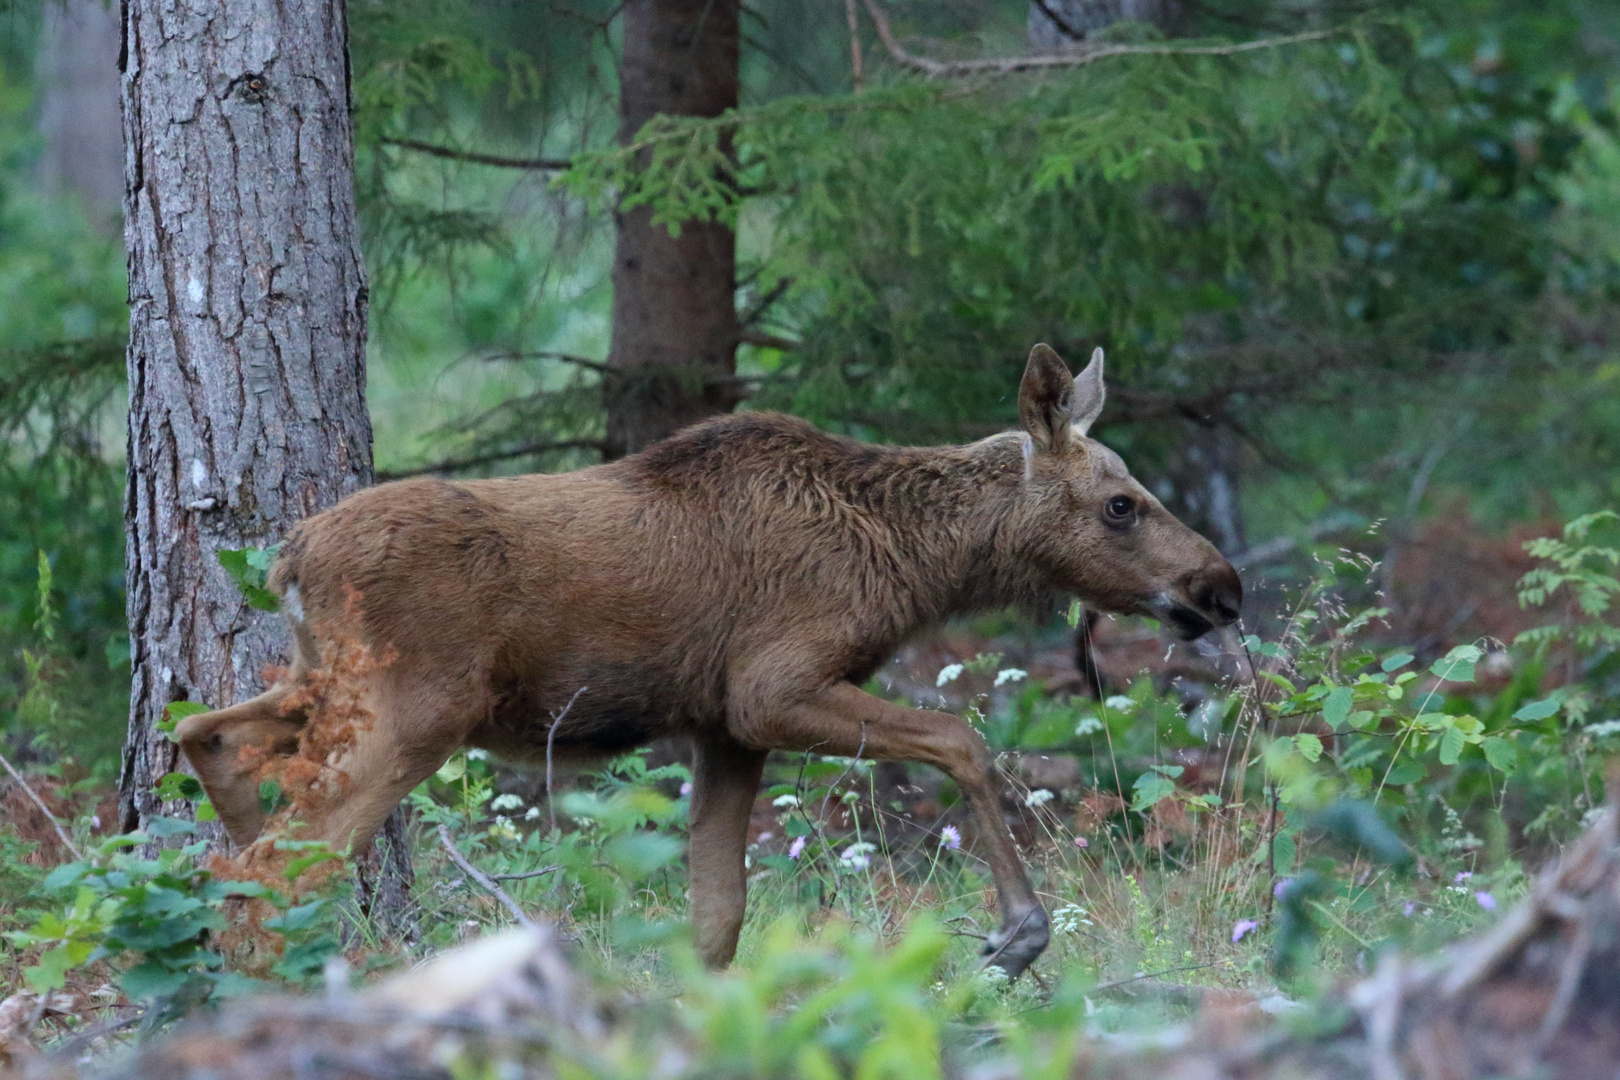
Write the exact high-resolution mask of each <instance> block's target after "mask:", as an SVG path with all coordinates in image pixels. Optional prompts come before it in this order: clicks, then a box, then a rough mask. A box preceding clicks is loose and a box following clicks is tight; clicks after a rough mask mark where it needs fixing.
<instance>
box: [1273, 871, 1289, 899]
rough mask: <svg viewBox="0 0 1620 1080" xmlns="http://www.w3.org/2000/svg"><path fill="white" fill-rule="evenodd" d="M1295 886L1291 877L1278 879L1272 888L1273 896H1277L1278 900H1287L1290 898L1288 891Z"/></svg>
mask: <svg viewBox="0 0 1620 1080" xmlns="http://www.w3.org/2000/svg"><path fill="white" fill-rule="evenodd" d="M1293 884H1294V879H1293V878H1291V877H1285V878H1280V879H1278V881H1277V884H1275V885H1273V886H1272V887H1271V895H1272V896H1275V897H1276V898H1277V899H1278V900H1283V899H1286V898H1287V896H1288V890H1289V889H1290V888H1292V887H1293Z"/></svg>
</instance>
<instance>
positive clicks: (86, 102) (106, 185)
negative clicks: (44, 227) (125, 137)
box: [35, 0, 124, 236]
mask: <svg viewBox="0 0 1620 1080" xmlns="http://www.w3.org/2000/svg"><path fill="white" fill-rule="evenodd" d="M35 71H36V75H37V80H38V84H39V135H40V142H41V143H42V144H43V145H42V147H41V152H40V155H39V181H40V186H41V187H43V188H44V189H45V190H46V191H50V192H53V193H59V192H64V191H71V192H73V193H74V194H76V195H77V196H78V197H79V199H80V200H81V201H82V202H83V204H84V209H85V211H86V213H87V214H88V216H89V218H90V220H91V222H92V223H93V224H94V225H95V226H96V227H97V228H98V229H100V230H102V231H104V232H105V233H106V234H107V235H109V236H111V235H113V234H115V233H116V232H117V230H118V208H119V199H120V197H121V196H122V194H123V187H124V167H123V166H124V162H123V156H122V154H121V153H120V152H119V145H118V9H117V7H116V6H114V7H111V8H109V7H108V6H107V4H106V3H104V2H103V0H61V2H58V3H49V4H46V5H45V10H44V21H43V25H42V26H41V27H40V34H39V55H38V58H37V60H36V64H35Z"/></svg>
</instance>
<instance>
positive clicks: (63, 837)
mask: <svg viewBox="0 0 1620 1080" xmlns="http://www.w3.org/2000/svg"><path fill="white" fill-rule="evenodd" d="M0 765H4V766H5V767H6V772H8V773H10V774H11V778H12V779H13V780H15V781H16V782H17V786H18V787H20V788H22V789H23V794H24V795H27V796H28V797H29V798H30V799H32V800H33V801H34V805H35V806H37V807H39V812H40V813H42V814H44V815H45V817H46V819H47V820H49V821H50V823H51V828H53V829H55V830H56V838H57V840H59V841H61V843H62V846H63V847H65V848H67V849H68V851H69V852H70V853H71V854H72V855H73V858H74V861H75V862H83V861H84V855H83V853H81V852H80V851H79V849H78V847H76V846H75V845H74V843H73V838H72V837H70V836H69V835H68V833H67V830H66V829H64V828H62V823H61V822H60V821H58V820H56V815H55V814H53V813H51V808H50V807H48V806H46V805H45V800H43V799H41V798H40V797H39V796H38V795H36V794H35V793H34V789H33V788H31V787H29V786H28V781H26V780H24V779H23V778H22V773H20V772H18V771H17V770H16V768H14V767H13V766H12V764H11V762H9V761H7V760H6V756H5V755H4V754H0Z"/></svg>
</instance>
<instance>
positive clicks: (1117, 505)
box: [1103, 495, 1136, 522]
mask: <svg viewBox="0 0 1620 1080" xmlns="http://www.w3.org/2000/svg"><path fill="white" fill-rule="evenodd" d="M1103 510H1104V512H1105V513H1106V514H1107V515H1108V518H1109V520H1110V521H1116V522H1122V521H1128V520H1130V518H1131V515H1133V514H1135V513H1136V502H1135V501H1134V500H1132V499H1130V498H1128V497H1127V496H1124V495H1115V496H1114V497H1113V498H1112V499H1109V500H1108V505H1107V506H1105V507H1103Z"/></svg>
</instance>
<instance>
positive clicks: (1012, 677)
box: [996, 667, 1029, 686]
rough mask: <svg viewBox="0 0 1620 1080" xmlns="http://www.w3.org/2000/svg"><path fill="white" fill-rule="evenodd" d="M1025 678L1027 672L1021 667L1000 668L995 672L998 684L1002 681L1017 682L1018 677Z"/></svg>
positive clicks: (1027, 674) (1027, 675) (1027, 676)
mask: <svg viewBox="0 0 1620 1080" xmlns="http://www.w3.org/2000/svg"><path fill="white" fill-rule="evenodd" d="M1027 678H1029V672H1027V671H1025V670H1024V669H1023V668H1015V667H1010V668H1002V669H1001V670H1000V671H998V672H996V685H997V686H1000V685H1001V684H1002V683H1010V682H1018V681H1019V680H1020V679H1027Z"/></svg>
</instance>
